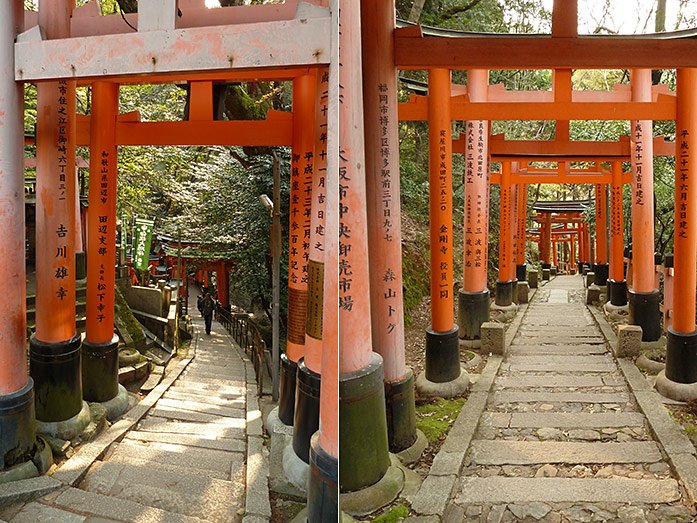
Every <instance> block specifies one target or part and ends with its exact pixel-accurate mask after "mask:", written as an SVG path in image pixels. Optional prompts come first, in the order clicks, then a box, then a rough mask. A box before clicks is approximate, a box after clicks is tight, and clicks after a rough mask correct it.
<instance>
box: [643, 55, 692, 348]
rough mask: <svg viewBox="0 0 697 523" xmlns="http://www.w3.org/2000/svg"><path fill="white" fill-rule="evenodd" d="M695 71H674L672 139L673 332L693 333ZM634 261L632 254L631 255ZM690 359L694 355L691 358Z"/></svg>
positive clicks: (688, 69)
mask: <svg viewBox="0 0 697 523" xmlns="http://www.w3.org/2000/svg"><path fill="white" fill-rule="evenodd" d="M695 93H697V69H694V68H684V69H678V84H677V100H678V110H677V119H676V125H675V129H676V137H675V144H676V145H675V237H674V239H673V245H674V247H673V249H674V251H673V252H674V261H673V263H674V265H673V267H674V279H673V288H674V299H673V304H674V311H673V326H672V329H673V330H674V331H675V332H678V333H681V334H691V333H694V331H695V288H697V272H696V271H697V225H695V224H696V223H697V169H696V166H697V163H696V162H695V154H697V153H694V149H695V148H697V100H696V99H695ZM634 259H635V260H636V255H635V256H634ZM691 357H692V358H693V359H694V358H695V356H694V354H692V355H691Z"/></svg>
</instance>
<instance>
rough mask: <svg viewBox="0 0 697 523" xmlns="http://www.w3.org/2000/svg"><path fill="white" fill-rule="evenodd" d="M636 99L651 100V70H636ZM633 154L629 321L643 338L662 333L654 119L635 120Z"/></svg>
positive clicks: (633, 83)
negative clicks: (656, 265)
mask: <svg viewBox="0 0 697 523" xmlns="http://www.w3.org/2000/svg"><path fill="white" fill-rule="evenodd" d="M631 81H632V100H633V101H635V102H648V101H651V100H652V95H651V70H649V69H635V70H633V71H632V76H631ZM631 126H632V129H631V147H630V149H631V156H632V265H633V274H632V287H631V289H629V323H631V324H633V325H639V326H640V327H641V328H642V331H643V334H642V340H643V341H656V340H658V339H659V338H660V336H661V312H660V310H659V306H660V300H661V297H660V293H659V292H658V289H656V284H655V278H654V252H653V251H654V205H653V122H651V121H650V120H638V121H632V122H631Z"/></svg>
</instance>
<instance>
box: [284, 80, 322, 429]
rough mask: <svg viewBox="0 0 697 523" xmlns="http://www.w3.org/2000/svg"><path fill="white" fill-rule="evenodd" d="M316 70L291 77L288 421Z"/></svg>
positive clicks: (301, 302) (298, 343)
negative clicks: (291, 146)
mask: <svg viewBox="0 0 697 523" xmlns="http://www.w3.org/2000/svg"><path fill="white" fill-rule="evenodd" d="M316 92H317V73H316V72H312V73H310V74H306V75H301V76H298V77H297V78H295V79H294V80H293V149H292V152H291V168H290V223H289V229H288V230H289V233H288V321H287V325H288V333H287V336H286V338H287V340H286V351H285V352H284V353H283V354H281V377H280V385H279V388H280V391H279V399H278V417H279V419H280V420H281V421H282V422H283V423H285V424H286V425H292V424H293V423H294V417H295V388H296V381H297V368H298V361H300V359H301V358H302V357H303V355H304V354H305V322H306V317H307V283H308V279H307V264H308V260H309V258H310V222H311V216H312V176H313V173H314V170H315V130H316V126H315V106H316V102H315V97H316Z"/></svg>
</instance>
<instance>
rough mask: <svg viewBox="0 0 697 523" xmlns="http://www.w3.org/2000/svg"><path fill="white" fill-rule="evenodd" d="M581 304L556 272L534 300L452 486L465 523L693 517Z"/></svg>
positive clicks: (577, 290) (575, 289) (573, 284)
mask: <svg viewBox="0 0 697 523" xmlns="http://www.w3.org/2000/svg"><path fill="white" fill-rule="evenodd" d="M582 297H583V289H582V280H581V277H579V276H560V277H557V278H555V279H554V280H553V281H552V282H550V283H549V284H548V285H546V286H545V287H543V288H541V289H540V290H539V291H538V293H537V295H536V296H535V299H534V300H533V301H532V303H531V304H530V306H529V308H528V311H527V313H526V315H525V317H524V318H523V322H522V324H521V327H520V329H519V330H518V333H517V335H516V337H515V338H514V339H513V341H512V345H511V347H510V352H509V355H508V357H507V358H506V360H505V361H504V362H503V364H502V365H501V368H500V370H499V373H498V375H497V376H496V379H495V380H494V385H493V389H492V392H491V393H490V395H489V399H488V403H487V407H486V409H485V412H484V414H483V416H482V419H481V421H480V423H479V428H478V431H477V433H476V434H475V437H474V439H473V440H472V443H471V445H470V448H469V451H468V457H467V461H466V462H465V465H466V467H465V469H464V470H463V477H462V478H461V479H460V484H459V485H458V486H457V487H456V489H457V490H456V495H455V498H454V500H453V501H454V502H455V503H456V504H458V505H460V506H463V507H464V509H465V514H466V515H467V520H468V521H486V522H495V523H497V522H500V521H504V522H507V521H538V520H540V521H548V522H562V521H621V522H630V521H632V522H641V521H666V520H673V519H672V518H677V520H683V521H689V520H691V516H690V512H689V510H688V509H687V508H685V507H684V506H683V505H682V494H681V491H680V489H679V485H678V483H677V481H676V480H675V479H674V478H673V477H672V475H671V471H670V467H669V465H668V463H667V461H666V456H665V455H664V453H663V451H662V449H661V448H660V446H659V445H658V443H657V442H656V441H655V440H654V439H653V437H652V435H651V433H650V432H649V428H648V425H647V421H646V419H645V417H644V415H643V414H642V413H641V412H640V410H639V408H638V407H637V404H636V402H635V400H634V397H633V396H632V394H631V392H630V390H629V387H628V385H627V383H626V381H625V380H624V378H623V376H622V374H621V372H620V370H619V369H618V367H617V364H616V363H615V361H614V359H613V357H612V355H611V354H610V353H609V352H608V351H607V349H606V347H605V343H604V338H603V337H602V335H601V333H600V331H599V329H598V328H597V326H596V325H595V324H594V322H593V319H592V317H591V315H590V313H589V311H588V310H587V309H586V307H585V305H583V301H582Z"/></svg>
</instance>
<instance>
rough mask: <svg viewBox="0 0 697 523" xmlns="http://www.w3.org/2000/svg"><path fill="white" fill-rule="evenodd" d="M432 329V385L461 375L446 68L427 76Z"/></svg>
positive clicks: (429, 368) (429, 343)
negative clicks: (455, 286)
mask: <svg viewBox="0 0 697 523" xmlns="http://www.w3.org/2000/svg"><path fill="white" fill-rule="evenodd" d="M428 89H429V91H428V92H429V97H428V147H429V162H428V164H429V218H430V240H431V327H430V328H429V329H427V330H426V364H425V367H426V370H425V377H426V379H427V380H428V381H430V382H434V383H445V382H450V381H452V380H454V379H456V378H458V377H459V376H460V356H459V354H460V351H459V345H458V341H457V326H456V325H455V324H454V315H453V251H452V248H453V207H452V206H453V197H452V192H453V184H452V167H453V166H452V122H451V120H450V70H448V69H431V70H430V71H429V74H428Z"/></svg>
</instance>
